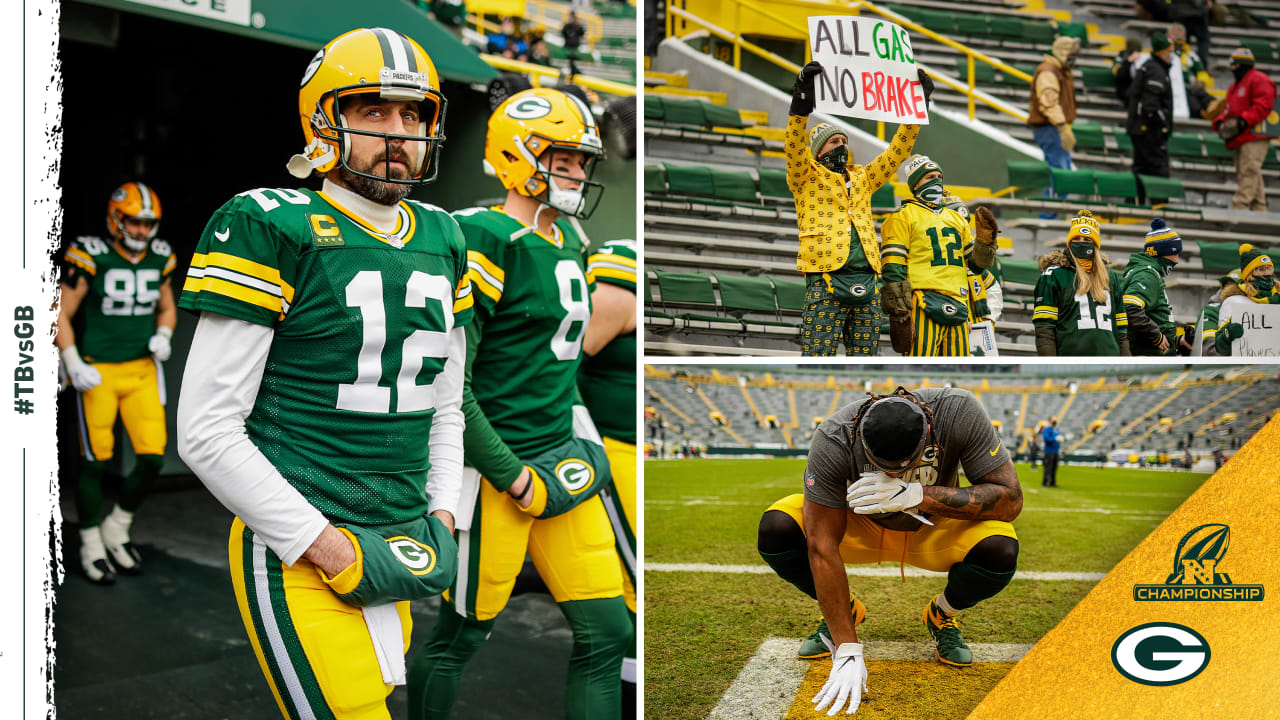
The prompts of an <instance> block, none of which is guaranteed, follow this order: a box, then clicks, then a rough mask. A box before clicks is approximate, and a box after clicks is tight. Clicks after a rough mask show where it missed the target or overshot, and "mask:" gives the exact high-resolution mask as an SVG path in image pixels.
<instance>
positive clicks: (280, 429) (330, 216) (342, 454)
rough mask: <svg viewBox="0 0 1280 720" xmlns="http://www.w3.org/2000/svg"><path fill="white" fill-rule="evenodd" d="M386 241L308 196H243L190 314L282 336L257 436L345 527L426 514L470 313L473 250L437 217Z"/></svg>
mask: <svg viewBox="0 0 1280 720" xmlns="http://www.w3.org/2000/svg"><path fill="white" fill-rule="evenodd" d="M398 210H399V219H398V225H397V228H396V230H395V231H394V232H392V233H388V234H385V235H384V234H382V233H379V232H377V231H376V230H374V229H373V228H372V227H370V226H368V225H367V224H366V223H364V222H363V221H362V220H359V219H358V218H356V217H355V216H353V215H352V214H351V213H349V212H346V211H344V209H343V208H342V207H340V206H338V205H337V204H335V203H334V202H333V201H332V200H331V199H329V198H328V197H327V196H326V195H324V194H323V193H317V192H313V191H311V190H289V189H266V190H261V189H260V190H251V191H249V192H245V193H241V194H239V195H237V196H235V197H234V198H232V199H231V200H230V201H229V202H227V204H225V205H223V206H222V207H221V208H220V209H219V210H218V211H217V212H216V213H215V214H214V216H213V218H212V219H211V220H210V221H209V224H208V226H206V227H205V230H204V234H203V235H202V236H201V238H200V243H199V245H198V246H197V248H196V253H195V256H194V257H193V258H192V260H191V271H190V272H189V273H188V275H187V281H186V284H185V285H184V286H183V288H182V298H181V300H180V301H179V302H178V306H179V307H182V308H186V309H188V310H193V311H207V312H215V313H220V314H222V315H227V316H230V317H233V318H238V319H240V320H244V321H247V322H251V323H257V324H259V325H266V326H269V327H272V328H273V329H274V335H273V336H272V339H271V349H270V351H269V352H268V355H267V364H266V369H265V371H264V372H263V376H262V384H261V386H260V387H259V389H258V396H257V399H256V400H255V403H254V408H253V411H252V412H251V413H250V414H249V417H248V419H247V420H246V422H245V427H246V429H247V431H248V433H249V437H250V439H252V440H253V442H254V444H255V445H257V446H258V448H259V449H260V450H262V452H263V454H264V455H266V456H267V458H268V459H269V460H270V461H271V463H272V464H273V465H275V466H276V468H277V469H278V470H279V471H280V473H281V474H282V475H284V477H285V479H287V480H288V481H289V483H290V484H292V485H293V486H294V487H296V488H297V489H298V490H299V491H300V492H301V493H302V494H303V495H304V496H306V497H307V499H308V500H309V501H310V502H311V503H312V504H313V505H315V506H316V507H317V508H319V509H320V511H321V512H322V513H324V514H325V515H326V516H327V517H329V518H330V519H332V520H335V521H340V522H351V523H357V524H374V525H376V524H383V523H395V522H405V521H407V520H410V519H412V518H415V517H421V516H422V515H423V514H424V513H425V512H426V510H427V498H426V496H425V492H424V489H425V487H426V481H427V471H428V470H429V469H430V467H431V458H430V457H429V455H430V453H429V449H428V438H429V437H430V433H431V423H432V419H433V417H434V415H435V388H434V383H435V380H436V377H437V376H438V374H439V373H440V372H441V371H442V370H443V369H444V365H445V359H446V356H447V352H448V344H449V338H448V336H449V332H450V330H452V329H453V328H455V327H459V326H461V325H464V324H466V323H467V322H468V321H469V320H470V317H471V304H472V298H471V285H470V282H469V280H468V278H467V274H466V249H465V246H464V244H463V240H462V233H461V232H460V231H459V229H458V225H457V223H455V222H454V221H453V218H451V217H450V216H449V214H448V213H447V212H445V211H444V210H441V209H440V208H437V207H434V206H431V205H426V204H423V203H418V202H412V201H409V202H402V203H400V205H399V207H398Z"/></svg>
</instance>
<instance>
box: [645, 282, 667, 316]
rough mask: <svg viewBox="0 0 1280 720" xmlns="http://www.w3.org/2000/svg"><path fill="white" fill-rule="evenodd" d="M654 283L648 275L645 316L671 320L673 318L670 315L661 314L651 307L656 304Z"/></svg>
mask: <svg viewBox="0 0 1280 720" xmlns="http://www.w3.org/2000/svg"><path fill="white" fill-rule="evenodd" d="M653 283H654V281H653V280H650V279H649V275H648V273H646V274H645V276H644V302H645V309H644V316H645V317H656V318H665V319H670V318H671V316H670V315H668V314H666V313H664V312H660V311H658V310H654V309H653V308H651V307H649V306H650V305H653V304H654V302H655V301H654V299H653Z"/></svg>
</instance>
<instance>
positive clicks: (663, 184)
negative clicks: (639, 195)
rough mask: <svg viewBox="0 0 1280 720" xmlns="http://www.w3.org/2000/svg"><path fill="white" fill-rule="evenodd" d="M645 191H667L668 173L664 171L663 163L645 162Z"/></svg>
mask: <svg viewBox="0 0 1280 720" xmlns="http://www.w3.org/2000/svg"><path fill="white" fill-rule="evenodd" d="M644 191H645V192H651V193H660V192H666V191H667V174H666V172H664V171H663V169H662V166H661V165H650V164H648V163H646V164H645V166H644Z"/></svg>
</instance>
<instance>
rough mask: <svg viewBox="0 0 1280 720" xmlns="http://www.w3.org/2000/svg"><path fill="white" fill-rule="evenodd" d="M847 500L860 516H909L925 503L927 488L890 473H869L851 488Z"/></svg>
mask: <svg viewBox="0 0 1280 720" xmlns="http://www.w3.org/2000/svg"><path fill="white" fill-rule="evenodd" d="M844 499H845V501H846V502H847V503H848V504H849V509H850V510H852V511H854V512H855V513H857V514H859V515H873V514H875V513H889V512H906V511H908V510H913V509H915V507H916V506H917V505H919V504H920V503H922V502H924V486H923V485H921V484H920V483H918V482H907V481H906V480H903V479H902V478H896V477H890V476H889V475H888V473H883V472H875V473H868V474H866V475H864V476H862V477H861V478H859V479H858V481H857V482H855V483H854V484H852V485H850V486H849V489H848V490H847V491H845V495H844Z"/></svg>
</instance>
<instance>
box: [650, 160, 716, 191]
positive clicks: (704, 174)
mask: <svg viewBox="0 0 1280 720" xmlns="http://www.w3.org/2000/svg"><path fill="white" fill-rule="evenodd" d="M662 165H663V167H665V168H666V169H667V189H668V190H670V191H671V192H673V193H681V194H684V195H712V194H714V193H715V185H714V184H713V182H712V180H711V168H709V167H703V166H701V165H672V164H670V163H662Z"/></svg>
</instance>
